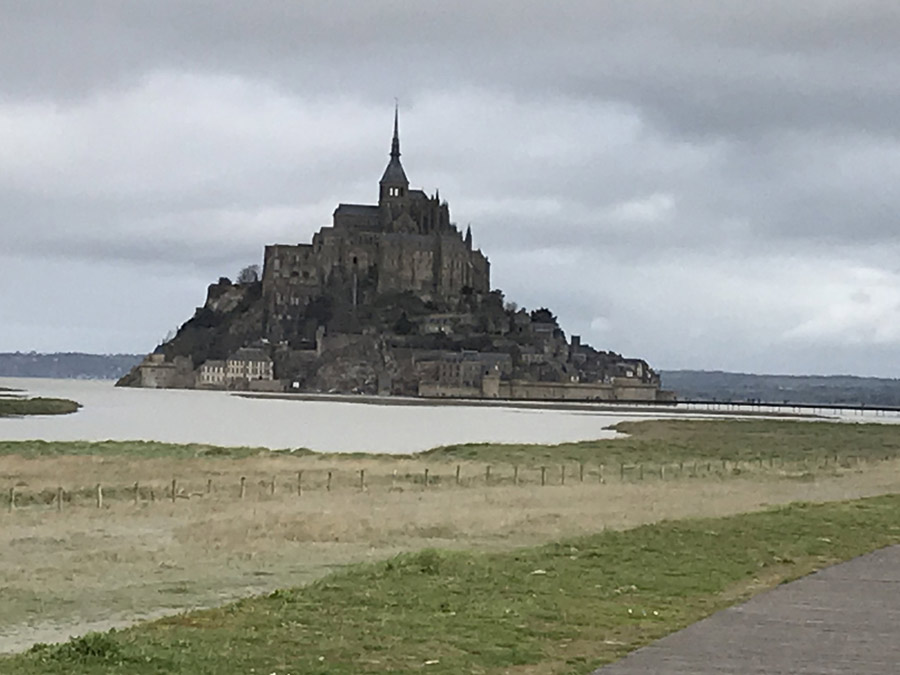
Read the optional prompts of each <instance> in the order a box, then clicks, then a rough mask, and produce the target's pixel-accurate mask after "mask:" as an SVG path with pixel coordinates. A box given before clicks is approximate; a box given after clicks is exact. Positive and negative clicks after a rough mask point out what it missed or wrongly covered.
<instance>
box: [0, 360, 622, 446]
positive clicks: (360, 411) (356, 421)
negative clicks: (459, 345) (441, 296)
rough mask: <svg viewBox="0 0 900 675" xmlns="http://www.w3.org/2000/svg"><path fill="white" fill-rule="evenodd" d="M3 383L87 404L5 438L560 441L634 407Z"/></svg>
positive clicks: (2, 429) (597, 430)
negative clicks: (382, 401) (614, 409)
mask: <svg viewBox="0 0 900 675" xmlns="http://www.w3.org/2000/svg"><path fill="white" fill-rule="evenodd" d="M0 387H10V388H19V389H24V390H27V392H28V393H29V395H32V396H59V397H63V398H70V399H73V400H76V401H78V402H79V403H81V404H82V405H83V406H84V407H83V408H82V409H81V410H80V411H79V412H77V413H75V414H73V415H62V416H59V417H28V418H20V419H10V418H6V419H3V418H0V439H3V440H16V439H18V440H25V439H37V438H39V439H45V440H106V439H111V440H135V439H140V440H156V441H168V442H173V443H212V444H215V445H251V446H263V447H269V448H297V447H307V448H312V449H314V450H320V451H330V452H354V451H356V452H384V453H407V452H415V451H418V450H426V449H428V448H432V447H435V446H439V445H447V444H451V443H470V442H506V443H561V442H565V441H577V440H586V439H595V438H609V437H612V436H614V433H613V432H611V431H608V430H606V429H604V427H607V426H608V425H610V424H614V423H616V422H619V421H622V420H624V419H637V417H636V416H635V415H634V414H632V415H629V414H627V413H623V414H610V413H602V414H600V413H597V414H595V413H583V412H581V413H579V412H570V411H560V410H518V409H511V408H484V407H478V406H441V405H435V406H404V405H364V404H360V403H343V402H335V401H291V400H275V399H248V398H242V397H238V396H232V395H230V394H228V393H226V392H220V391H193V390H191V391H188V390H172V389H169V390H156V389H121V388H119V389H117V388H115V387H113V384H112V382H107V381H103V382H97V381H82V380H49V379H19V378H0Z"/></svg>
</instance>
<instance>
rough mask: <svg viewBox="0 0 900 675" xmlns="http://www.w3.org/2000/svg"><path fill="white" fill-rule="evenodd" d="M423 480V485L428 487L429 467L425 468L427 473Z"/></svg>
mask: <svg viewBox="0 0 900 675" xmlns="http://www.w3.org/2000/svg"><path fill="white" fill-rule="evenodd" d="M422 480H423V481H424V482H423V483H422V484H423V485H424V486H425V487H428V467H427V466H426V467H425V473H424V475H423V478H422Z"/></svg>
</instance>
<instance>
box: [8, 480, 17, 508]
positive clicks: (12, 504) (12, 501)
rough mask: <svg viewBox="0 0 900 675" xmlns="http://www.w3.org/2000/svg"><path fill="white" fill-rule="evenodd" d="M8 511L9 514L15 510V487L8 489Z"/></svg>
mask: <svg viewBox="0 0 900 675" xmlns="http://www.w3.org/2000/svg"><path fill="white" fill-rule="evenodd" d="M9 510H10V512H12V511H15V510H16V488H15V486H13V487H11V488H9Z"/></svg>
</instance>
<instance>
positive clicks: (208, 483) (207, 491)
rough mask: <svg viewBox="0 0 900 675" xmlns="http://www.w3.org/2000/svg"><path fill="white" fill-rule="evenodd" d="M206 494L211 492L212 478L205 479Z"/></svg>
mask: <svg viewBox="0 0 900 675" xmlns="http://www.w3.org/2000/svg"><path fill="white" fill-rule="evenodd" d="M206 494H208V495H211V494H212V478H207V479H206Z"/></svg>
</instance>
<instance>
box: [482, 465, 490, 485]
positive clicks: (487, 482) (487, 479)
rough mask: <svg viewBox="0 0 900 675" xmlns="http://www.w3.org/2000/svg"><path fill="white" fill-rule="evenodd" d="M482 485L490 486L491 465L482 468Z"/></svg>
mask: <svg viewBox="0 0 900 675" xmlns="http://www.w3.org/2000/svg"><path fill="white" fill-rule="evenodd" d="M484 484H485V485H490V484H491V465H490V464H488V465H487V466H486V467H485V468H484Z"/></svg>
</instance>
